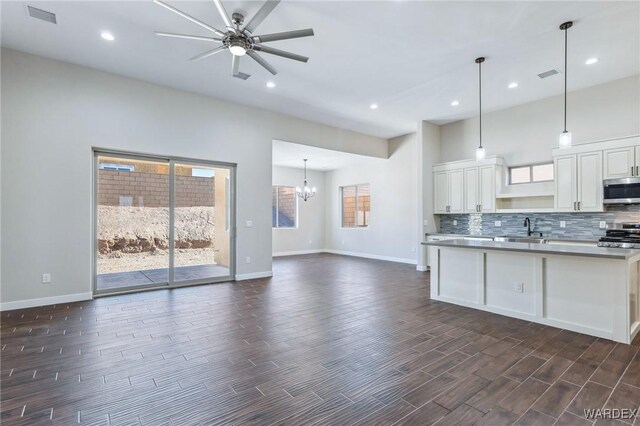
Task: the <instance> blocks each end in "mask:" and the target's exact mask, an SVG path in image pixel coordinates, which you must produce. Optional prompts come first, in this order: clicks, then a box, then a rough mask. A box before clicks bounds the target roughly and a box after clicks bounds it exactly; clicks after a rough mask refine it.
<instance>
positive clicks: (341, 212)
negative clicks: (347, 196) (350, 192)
mask: <svg viewBox="0 0 640 426" xmlns="http://www.w3.org/2000/svg"><path fill="white" fill-rule="evenodd" d="M365 185H366V186H368V187H369V217H368V220H367V221H366V222H367V223H366V225H363V226H360V225H358V187H359V186H365ZM345 188H354V189H355V205H356V212H355V213H356V225H355V226H344V189H345ZM370 223H371V184H370V183H356V184H352V185H342V186H340V228H341V229H368V228H369V225H370Z"/></svg>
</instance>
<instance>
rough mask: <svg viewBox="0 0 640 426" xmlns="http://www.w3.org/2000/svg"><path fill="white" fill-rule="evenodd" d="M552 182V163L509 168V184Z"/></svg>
mask: <svg viewBox="0 0 640 426" xmlns="http://www.w3.org/2000/svg"><path fill="white" fill-rule="evenodd" d="M552 180H553V163H547V164H532V165H529V166H518V167H509V184H510V185H517V184H520V183H535V182H550V181H552Z"/></svg>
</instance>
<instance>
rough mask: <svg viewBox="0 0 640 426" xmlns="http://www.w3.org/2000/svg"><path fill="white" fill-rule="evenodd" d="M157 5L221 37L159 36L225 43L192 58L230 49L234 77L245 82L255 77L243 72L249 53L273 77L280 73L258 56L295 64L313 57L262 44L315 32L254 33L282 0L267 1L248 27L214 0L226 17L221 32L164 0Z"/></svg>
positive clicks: (159, 33) (240, 15)
mask: <svg viewBox="0 0 640 426" xmlns="http://www.w3.org/2000/svg"><path fill="white" fill-rule="evenodd" d="M153 2H154V3H156V4H157V5H160V6H162V7H164V8H165V9H168V10H170V11H171V12H173V13H175V14H176V15H179V16H181V17H183V18H185V19H188V20H189V21H191V22H193V23H194V24H197V25H200V26H201V27H203V28H205V29H207V30H209V31H211V32H213V33H215V34H216V35H217V37H202V36H197V35H189V34H175V33H166V32H156V35H159V36H163V37H175V38H184V39H190V40H200V41H206V42H210V43H221V44H222V45H221V46H218V47H216V48H214V49H211V50H207V51H206V52H203V53H201V54H199V55H197V56H194V57H193V58H191V59H190V60H191V61H199V60H200V59H204V58H207V57H209V56H212V55H215V54H218V53H220V52H222V51H224V50H227V49H228V50H229V52H231V54H232V57H233V59H232V62H231V75H232V76H234V77H237V78H240V79H242V80H246V79H248V78H249V77H251V76H250V75H249V74H245V73H242V72H240V57H241V56H244V55H245V54H247V55H249V57H250V58H251V59H253V60H254V61H256V62H257V63H259V64H260V65H262V66H263V67H264V68H266V70H267V71H269V72H270V73H271V74H273V75H276V74H277V73H278V71H276V69H275V68H274V67H273V66H272V65H271V64H270V63H269V62H267V61H266V60H265V59H264V58H263V57H262V56H260V55H259V54H258V52H261V53H267V54H270V55H276V56H281V57H283V58H288V59H293V60H295V61H300V62H307V61H308V60H309V58H307V57H306V56H302V55H298V54H295V53H291V52H285V51H284V50H280V49H274V48H273V47H268V46H265V45H263V44H262V43H268V42H271V41H279V40H288V39H292V38H300V37H309V36H312V35H313V29H311V28H308V29H305V30H295V31H286V32H282V33H273V34H265V35H253V33H254V31H255V30H256V28H258V26H259V25H260V24H261V23H262V21H264V20H265V18H266V17H267V16H269V14H270V13H271V12H272V11H273V9H274V8H275V7H276V6H277V5H278V3H280V0H267V1H266V3H264V4H263V5H262V7H261V8H260V10H258V13H256V14H255V15H254V16H253V17H252V18H251V19H250V20H249V23H248V24H247V25H245V26H244V27H242V25H243V24H244V16H243V15H242V14H241V13H237V12H236V13H233V14H232V15H231V19H229V15H228V14H227V11H226V10H225V9H224V6H223V5H222V2H221V1H220V0H213V2H214V3H215V5H216V8H217V9H218V13H219V14H220V17H221V18H222V21H223V22H224V25H225V30H219V29H217V28H215V27H212V26H211V25H209V24H207V23H205V22H203V21H201V20H199V19H196V18H194V17H193V16H191V15H188V14H186V13H184V12H182V11H181V10H178V9H176V8H175V7H173V6H171V5H169V4H167V3H165V2H163V1H161V0H153Z"/></svg>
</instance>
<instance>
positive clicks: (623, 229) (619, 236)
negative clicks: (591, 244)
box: [598, 223, 640, 249]
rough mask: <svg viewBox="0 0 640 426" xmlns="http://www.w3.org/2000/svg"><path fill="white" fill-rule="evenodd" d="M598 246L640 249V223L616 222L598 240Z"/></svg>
mask: <svg viewBox="0 0 640 426" xmlns="http://www.w3.org/2000/svg"><path fill="white" fill-rule="evenodd" d="M598 247H616V248H629V249H633V248H635V249H640V223H620V224H615V225H613V227H612V228H611V229H607V234H606V235H605V236H604V237H602V238H600V240H598Z"/></svg>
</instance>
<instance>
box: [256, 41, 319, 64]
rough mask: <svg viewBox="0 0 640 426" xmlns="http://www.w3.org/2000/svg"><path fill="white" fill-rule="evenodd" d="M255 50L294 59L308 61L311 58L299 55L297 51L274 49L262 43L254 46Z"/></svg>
mask: <svg viewBox="0 0 640 426" xmlns="http://www.w3.org/2000/svg"><path fill="white" fill-rule="evenodd" d="M253 50H257V51H259V52H263V53H268V54H270V55H276V56H282V57H283V58H287V59H293V60H294V61H300V62H307V61H308V60H309V58H307V57H306V56H302V55H298V54H297V53H291V52H285V51H284V50H280V49H274V48H273V47H267V46H262V45H261V44H257V45H255V46H253Z"/></svg>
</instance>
